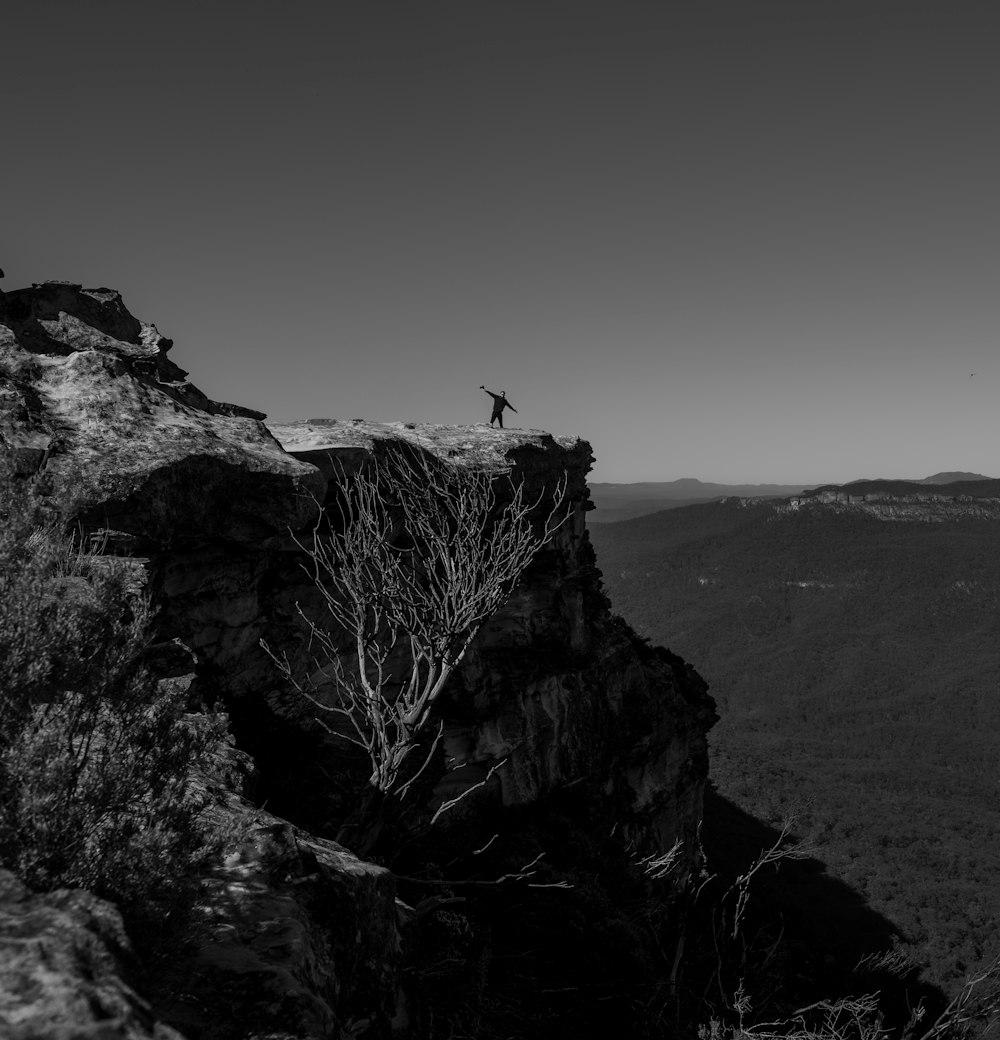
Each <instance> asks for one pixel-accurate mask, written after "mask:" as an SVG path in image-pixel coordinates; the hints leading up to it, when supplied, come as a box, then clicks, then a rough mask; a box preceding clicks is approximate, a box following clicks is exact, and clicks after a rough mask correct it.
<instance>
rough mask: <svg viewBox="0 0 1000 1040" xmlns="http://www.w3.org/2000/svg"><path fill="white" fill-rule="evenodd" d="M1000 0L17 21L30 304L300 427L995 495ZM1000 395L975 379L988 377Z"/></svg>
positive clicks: (3, 203)
mask: <svg viewBox="0 0 1000 1040" xmlns="http://www.w3.org/2000/svg"><path fill="white" fill-rule="evenodd" d="M998 46H1000V5H997V4H996V0H983V2H979V0H687V2H675V0H656V2H652V0H651V2H642V3H639V2H630V0H603V2H596V0H506V2H495V0H476V2H475V3H472V2H469V0H453V2H449V3H443V2H439V0H420V2H415V0H397V2H383V0H364V2H360V0H359V2H347V0H324V2H312V0H309V2H306V0H283V2H282V3H280V4H278V3H263V2H260V0H242V2H239V3H236V2H230V0H198V2H197V3H194V2H191V0H173V2H172V3H170V4H164V3H160V2H157V3H152V2H146V0H129V2H119V0H92V2H91V3H86V4H84V3H80V2H79V0H73V2H72V3H71V2H68V0H49V2H48V3H45V4H40V3H37V2H36V0H30V2H26V0H7V2H6V3H5V5H4V14H3V30H2V38H0V49H2V50H0V53H2V67H3V71H4V75H3V101H2V109H0V111H2V119H0V142H2V144H0V266H2V267H3V268H4V270H5V272H6V279H5V281H4V283H3V285H4V287H5V288H6V289H7V290H10V289H13V288H17V287H20V286H23V285H28V284H30V283H32V282H39V281H44V280H47V279H63V280H67V281H73V282H80V283H82V284H83V285H85V286H88V287H101V286H107V287H111V288H114V289H117V290H119V291H120V292H121V293H122V296H123V298H124V301H125V304H126V306H128V308H129V309H130V310H131V311H132V313H134V314H135V315H136V316H137V317H139V318H141V319H143V320H144V321H149V322H152V323H154V324H155V325H156V326H157V327H158V328H159V330H160V331H161V332H162V333H163V334H164V335H165V336H169V337H171V338H173V339H174V341H175V346H174V348H173V351H172V353H171V357H172V359H173V360H174V361H175V362H176V363H177V364H179V365H180V366H181V367H183V368H185V369H188V370H189V371H190V378H191V380H192V382H194V383H195V384H196V385H197V386H198V387H199V388H200V389H202V390H203V391H204V392H205V393H207V394H208V395H209V396H210V397H213V398H215V399H218V400H224V401H232V402H236V403H239V404H243V405H247V406H249V407H252V408H257V409H260V410H261V411H264V412H266V413H267V414H268V416H269V418H270V419H271V420H273V421H275V422H287V421H292V420H296V419H308V418H315V417H333V418H344V419H353V418H364V419H371V420H380V421H397V420H399V421H414V422H434V423H447V424H462V423H477V422H487V421H488V419H489V408H490V403H491V402H490V399H489V398H487V396H486V395H485V394H484V393H483V391H482V390H480V389H479V387H480V385H481V384H485V386H486V387H488V388H489V389H491V390H494V391H496V392H500V391H501V390H506V392H507V396H508V398H509V399H510V401H511V403H512V404H513V405H514V407H516V408H517V414H516V415H512V414H511V413H510V412H507V413H505V414H506V419H507V423H508V425H517V426H522V427H525V428H535V429H544V430H548V431H550V432H552V433H554V434H557V435H577V436H580V437H583V438H585V439H586V440H588V441H589V442H590V443H591V444H592V446H593V451H594V454H595V456H596V463H595V466H594V470H593V473H592V475H591V479H593V480H595V481H605V482H617V483H626V482H635V481H658V480H674V479H677V478H680V477H698V478H700V479H702V480H705V481H717V482H723V483H744V482H752V483H764V482H776V483H802V484H812V483H842V482H846V481H849V480H854V479H858V478H862V477H868V478H876V477H886V478H907V477H909V478H919V477H923V476H927V475H929V474H932V473H935V472H938V471H941V470H966V471H972V472H979V473H984V474H986V475H989V476H1000V458H998V451H1000V409H998V408H997V403H998V394H1000V349H998V345H1000V134H998V127H1000V119H998V115H1000V111H998V110H1000V62H998V61H997V58H996V55H997V52H998ZM973 373H975V375H973Z"/></svg>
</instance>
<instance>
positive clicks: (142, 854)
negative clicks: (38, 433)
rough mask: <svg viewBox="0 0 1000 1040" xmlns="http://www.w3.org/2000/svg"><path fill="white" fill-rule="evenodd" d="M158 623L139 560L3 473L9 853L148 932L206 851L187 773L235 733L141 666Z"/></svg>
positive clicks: (27, 877) (5, 838)
mask: <svg viewBox="0 0 1000 1040" xmlns="http://www.w3.org/2000/svg"><path fill="white" fill-rule="evenodd" d="M149 621H150V607H149V603H148V601H147V599H146V597H145V595H144V594H143V592H142V591H141V589H139V588H138V587H136V581H135V574H134V571H133V570H132V568H131V567H130V566H129V565H128V563H127V562H126V561H124V560H117V559H115V558H113V557H108V556H102V555H100V554H98V553H96V552H92V551H88V550H87V549H86V547H81V546H78V545H75V544H74V541H73V536H72V533H67V532H66V531H65V530H64V528H63V526H62V524H61V522H60V521H59V519H58V518H57V517H56V516H55V515H54V513H53V508H52V503H51V501H47V500H46V499H44V498H42V497H40V496H39V494H38V487H37V485H35V484H33V483H30V482H28V481H24V480H12V479H11V478H10V477H9V475H5V476H3V477H0V866H2V867H6V868H8V869H10V870H12V871H14V872H15V873H16V874H17V875H18V876H19V877H21V878H22V879H23V880H24V881H26V882H27V883H28V884H29V885H30V886H31V887H32V888H34V889H35V890H36V891H51V890H53V889H55V888H60V887H67V886H69V887H80V888H86V889H89V890H90V891H92V892H94V893H95V894H97V895H98V896H101V897H103V898H107V899H110V900H112V901H114V902H116V903H117V904H119V905H120V907H121V908H122V910H123V911H124V913H125V915H126V919H127V920H128V921H129V922H130V923H131V924H132V926H133V931H138V932H140V933H142V934H144V935H145V934H149V933H150V932H151V931H152V930H154V929H156V928H158V927H160V926H161V924H162V918H163V917H164V916H165V915H166V913H167V911H169V910H170V908H171V907H175V906H176V905H177V904H178V902H179V901H180V897H181V893H182V890H183V887H184V885H185V883H186V882H187V881H189V880H190V878H191V876H192V873H193V870H194V867H195V866H196V865H197V864H198V863H199V862H200V861H201V860H203V859H204V857H205V855H206V854H207V853H208V852H209V846H210V844H211V841H212V839H211V837H210V836H209V835H208V834H207V833H206V828H205V826H204V825H203V824H202V823H201V822H200V821H199V818H198V812H199V809H200V808H201V803H200V801H199V799H198V798H197V797H196V796H195V795H194V794H193V792H192V789H191V784H190V781H191V774H192V771H193V770H194V769H195V768H196V767H198V766H199V765H201V764H202V763H203V760H204V758H205V756H206V755H208V754H209V753H210V752H211V751H212V750H213V749H214V747H215V746H216V742H217V741H218V740H219V739H220V738H221V737H222V735H223V733H224V730H225V723H224V719H222V718H221V717H219V718H215V719H211V718H209V717H206V716H203V715H202V716H189V715H187V714H186V705H185V700H184V690H183V688H181V687H179V686H177V685H176V684H173V683H171V682H169V681H164V682H159V683H158V682H157V681H156V680H155V678H153V677H152V676H151V675H150V674H149V672H148V671H147V670H146V669H145V668H144V666H143V655H144V653H145V651H146V648H147V644H148V642H149V635H148V627H149Z"/></svg>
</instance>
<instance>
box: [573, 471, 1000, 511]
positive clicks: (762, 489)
mask: <svg viewBox="0 0 1000 1040" xmlns="http://www.w3.org/2000/svg"><path fill="white" fill-rule="evenodd" d="M929 486H933V487H934V489H935V490H934V491H930V490H928V488H929ZM944 487H948V488H949V493H950V494H951V495H952V496H956V495H967V496H971V497H974V498H997V497H1000V479H997V478H994V477H987V476H984V475H983V474H981V473H968V472H964V471H961V470H955V471H951V472H942V473H934V474H932V475H931V476H929V477H923V478H920V479H914V480H899V479H884V478H876V479H871V478H868V477H862V478H860V479H858V480H853V481H850V482H848V483H846V484H819V483H816V484H716V483H712V482H706V481H702V480H699V479H698V478H697V477H681V478H680V479H678V480H668V481H643V482H639V483H635V484H599V483H593V484H591V485H590V497H591V500H592V501H593V503H594V506H595V509H594V512H593V513H591V514H590V517H589V519H590V521H591V522H592V523H599V524H606V523H615V522H617V521H619V520H631V519H633V518H635V517H638V516H646V515H648V514H649V513H658V512H660V510H663V509H678V508H680V507H682V506H692V505H702V504H705V503H708V502H719V501H721V500H722V499H724V498H732V497H735V498H760V499H764V498H796V497H800V498H801V499H802V500H805V499H808V498H810V497H813V496H818V497H826V498H830V497H831V496H833V497H838V493H840V497H845V499H846V496H850V498H852V499H853V498H855V497H860V496H862V495H879V496H900V497H905V496H914V495H921V494H922V495H928V494H932V495H933V494H939V493H940V490H939V489H943V488H944Z"/></svg>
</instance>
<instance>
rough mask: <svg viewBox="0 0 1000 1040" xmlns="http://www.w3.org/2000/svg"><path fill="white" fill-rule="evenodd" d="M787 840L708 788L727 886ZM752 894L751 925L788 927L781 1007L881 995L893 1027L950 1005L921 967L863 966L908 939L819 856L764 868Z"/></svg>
mask: <svg viewBox="0 0 1000 1040" xmlns="http://www.w3.org/2000/svg"><path fill="white" fill-rule="evenodd" d="M780 837H781V833H780V831H779V830H778V829H776V828H774V827H772V826H770V825H769V824H767V823H764V822H763V821H761V820H758V819H756V818H755V817H753V816H750V815H749V814H748V813H746V812H744V811H743V810H742V809H740V808H739V807H738V806H737V805H735V804H734V803H733V802H731V801H729V800H728V799H726V798H724V797H723V796H722V795H720V794H719V793H718V792H717V791H716V790H714V789H713V788H712V786H711V784H709V785H708V786H707V788H706V792H705V810H704V823H703V827H702V843H703V846H704V850H705V855H706V858H707V862H708V870H709V872H710V873H712V874H716V875H719V877H720V879H721V880H722V881H723V882H724V883H725V882H727V881H728V879H731V878H735V877H737V876H739V875H740V874H743V873H745V872H746V871H747V870H749V869H750V868H751V867H752V865H753V864H754V863H755V861H756V860H757V859H758V857H759V856H760V854H761V852H762V851H763V850H766V849H770V848H772V847H773V846H774V845H775V844H776V843H777V842H778V841H779V839H780ZM791 840H792V841H794V840H795V836H794V835H792V838H791ZM750 892H751V895H750V900H749V903H748V911H747V928H748V929H749V930H752V929H754V928H759V927H761V924H762V922H769V923H770V925H771V926H774V925H777V926H778V927H780V930H781V944H782V947H783V948H784V950H785V957H784V958H783V961H784V968H785V970H786V972H787V974H786V975H785V983H786V984H787V985H788V987H789V990H790V992H788V993H786V994H784V995H783V997H784V998H785V999H781V997H782V995H778V997H779V1001H780V1002H781V1003H785V1001H786V999H787V998H789V997H791V998H792V1000H793V1003H795V1004H796V1005H797V1006H799V1007H802V1006H806V1005H807V1004H809V1003H811V1002H813V1001H817V1000H821V999H836V998H838V997H844V996H848V995H853V996H860V995H862V994H865V993H875V992H879V993H881V999H880V1001H879V1003H880V1006H881V1007H882V1010H883V1012H884V1014H885V1017H886V1025H887V1026H889V1027H899V1026H903V1025H905V1024H906V1022H907V1021H908V1019H909V1017H910V1013H911V1010H912V1009H913V1008H914V1007H916V1006H917V1005H918V1003H920V1002H921V1001H922V1002H923V1004H924V1007H925V1015H924V1019H923V1021H924V1022H925V1023H927V1022H932V1021H934V1019H935V1017H936V1016H937V1014H939V1013H940V1012H941V1011H942V1010H943V1009H944V1007H945V1006H946V1005H947V1003H948V998H947V997H946V995H945V993H944V992H943V991H942V990H941V989H940V988H938V987H937V986H933V985H931V984H930V983H927V982H925V981H923V980H922V979H920V977H919V971H918V969H917V968H915V967H909V968H907V969H905V970H904V971H903V972H902V973H901V974H900V973H896V972H891V971H888V970H886V969H885V968H880V969H879V968H872V967H871V966H870V965H866V964H865V963H864V959H865V958H866V957H868V958H871V957H872V956H873V955H874V956H877V955H879V954H882V953H884V952H886V951H890V950H892V948H893V945H894V943H895V942H896V941H897V940H901V939H905V936H904V935H903V934H902V933H901V931H900V929H899V928H897V927H896V926H895V925H894V924H893V923H892V921H890V920H888V919H887V918H885V917H883V916H882V915H881V914H880V913H878V912H877V911H875V910H873V909H872V908H871V907H870V906H869V905H868V904H867V903H866V902H865V899H864V898H863V896H861V895H860V894H859V893H858V892H857V891H855V890H854V889H853V888H851V887H850V886H849V885H847V884H845V883H844V882H842V881H840V880H838V879H837V878H835V877H832V876H831V875H830V874H828V873H827V868H826V864H825V863H823V862H822V861H821V860H820V859H817V858H815V857H813V856H809V857H808V858H804V859H798V860H793V859H784V860H782V861H781V862H780V863H779V864H777V865H771V866H765V867H764V868H762V869H761V870H760V871H758V872H757V874H756V875H755V876H754V879H753V881H752V882H751V888H750ZM792 1010H794V1009H792Z"/></svg>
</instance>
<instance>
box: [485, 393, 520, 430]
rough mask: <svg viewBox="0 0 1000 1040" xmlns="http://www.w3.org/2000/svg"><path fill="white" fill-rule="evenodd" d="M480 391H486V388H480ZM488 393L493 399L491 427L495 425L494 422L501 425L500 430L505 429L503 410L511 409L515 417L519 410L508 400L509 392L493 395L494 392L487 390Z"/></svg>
mask: <svg viewBox="0 0 1000 1040" xmlns="http://www.w3.org/2000/svg"><path fill="white" fill-rule="evenodd" d="M479 389H480V390H486V387H485V386H480V387H479ZM486 392H487V393H488V394H489V395H490V397H492V398H493V414H492V415H491V416H490V426H492V425H493V423H494V421H497V422H499V423H500V429H501V430H502V429H503V410H504V409H505V408H509V409H510V410H511V411H512V412H513V413H514V414H515V415H517V409H516V408H515V407H514V406H513V405H512V404H511V403H510V401H508V400H507V391H506V390H501V391H500V393H499V394H495V393H493V391H492V390H486Z"/></svg>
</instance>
